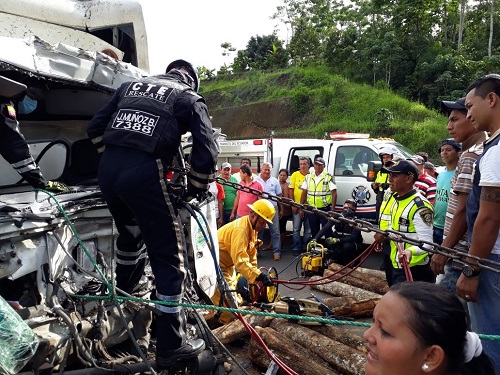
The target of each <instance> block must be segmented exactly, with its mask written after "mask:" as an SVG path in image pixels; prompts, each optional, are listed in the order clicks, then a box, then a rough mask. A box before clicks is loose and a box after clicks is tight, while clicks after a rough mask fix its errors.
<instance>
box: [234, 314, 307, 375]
mask: <svg viewBox="0 0 500 375" xmlns="http://www.w3.org/2000/svg"><path fill="white" fill-rule="evenodd" d="M234 315H236V317H237V318H238V319H239V320H240V322H241V323H242V324H243V326H245V329H246V330H247V331H248V333H250V336H251V337H252V338H253V339H254V340H255V341H256V342H257V344H258V345H259V346H260V347H261V348H262V349H264V351H265V352H266V353H267V355H269V357H271V359H272V360H273V361H274V362H276V364H277V365H278V366H279V368H280V369H281V370H283V372H284V373H285V374H286V375H299V374H298V373H296V372H295V371H294V370H293V369H291V368H290V367H288V366H287V364H286V363H285V362H283V361H282V360H281V359H279V358H278V357H277V356H276V355H275V354H274V353H273V352H272V351H271V350H270V349H269V348H268V347H267V345H266V343H265V342H264V340H262V337H260V335H259V334H258V333H257V331H256V330H255V328H253V327H252V326H251V325H250V324H248V322H247V321H246V320H245V319H244V318H243V315H242V314H240V313H234Z"/></svg>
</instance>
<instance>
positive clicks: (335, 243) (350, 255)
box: [313, 199, 363, 266]
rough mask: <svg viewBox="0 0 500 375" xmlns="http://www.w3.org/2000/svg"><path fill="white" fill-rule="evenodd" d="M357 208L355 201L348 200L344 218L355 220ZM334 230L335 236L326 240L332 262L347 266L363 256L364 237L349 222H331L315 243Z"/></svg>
mask: <svg viewBox="0 0 500 375" xmlns="http://www.w3.org/2000/svg"><path fill="white" fill-rule="evenodd" d="M357 208H358V204H357V203H356V201H355V200H354V199H347V200H346V201H345V202H344V206H343V208H342V216H343V217H344V218H346V219H350V220H353V219H355V218H356V216H354V215H355V213H356V210H357ZM332 228H335V231H334V232H333V236H332V237H328V238H326V240H325V242H326V244H327V245H328V252H327V256H328V258H329V261H330V262H334V263H338V264H341V265H343V266H345V265H347V264H349V263H350V262H352V261H353V260H354V259H355V258H356V257H357V256H358V255H359V254H361V250H362V245H363V236H362V235H361V231H360V230H359V229H358V228H356V227H353V226H352V225H350V224H349V223H347V222H344V221H340V222H338V223H336V222H334V221H333V220H329V221H328V223H327V224H326V225H325V226H324V227H323V228H322V229H321V230H320V231H319V232H318V234H317V235H316V237H314V240H313V241H315V242H317V241H318V240H319V239H320V238H321V237H323V235H325V234H327V233H329V232H330V230H331V229H332Z"/></svg>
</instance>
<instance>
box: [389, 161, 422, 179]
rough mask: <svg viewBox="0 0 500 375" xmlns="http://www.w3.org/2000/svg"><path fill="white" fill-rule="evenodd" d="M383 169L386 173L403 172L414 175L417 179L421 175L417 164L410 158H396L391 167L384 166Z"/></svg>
mask: <svg viewBox="0 0 500 375" xmlns="http://www.w3.org/2000/svg"><path fill="white" fill-rule="evenodd" d="M381 171H382V172H384V173H403V174H406V175H408V176H413V177H414V180H415V181H416V180H417V179H418V175H419V174H418V168H417V166H416V165H415V163H414V162H412V161H410V160H396V161H395V162H394V163H393V164H392V165H391V166H390V167H382V168H381Z"/></svg>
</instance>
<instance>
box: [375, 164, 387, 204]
mask: <svg viewBox="0 0 500 375" xmlns="http://www.w3.org/2000/svg"><path fill="white" fill-rule="evenodd" d="M388 182H389V173H382V172H381V171H378V172H377V177H375V181H374V183H376V184H380V185H382V184H387V183H388ZM378 190H380V191H383V190H384V189H383V188H382V186H379V187H378ZM384 199H385V197H384Z"/></svg>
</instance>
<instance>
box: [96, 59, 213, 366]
mask: <svg viewBox="0 0 500 375" xmlns="http://www.w3.org/2000/svg"><path fill="white" fill-rule="evenodd" d="M198 86H199V80H198V75H197V72H196V70H195V69H194V67H193V66H192V65H191V64H190V63H188V62H187V61H184V60H176V61H173V62H172V63H170V64H169V65H168V67H167V70H166V73H165V74H162V75H155V76H150V77H145V78H143V79H141V80H136V81H132V82H127V83H124V84H123V85H122V86H121V87H120V88H119V89H118V90H117V91H116V93H115V94H114V96H113V97H112V98H111V101H110V102H109V103H108V104H107V105H105V106H104V107H103V108H102V109H101V110H99V111H98V112H97V113H96V115H95V116H94V118H93V119H92V121H91V122H90V123H89V125H88V128H87V134H88V136H89V137H90V138H91V140H92V142H93V143H94V145H95V146H96V147H97V149H98V151H99V152H103V154H102V157H101V161H100V165H99V172H98V179H99V186H100V187H101V191H102V194H103V196H104V198H105V199H106V201H107V203H108V206H109V210H110V212H111V214H112V215H113V218H114V219H115V223H116V227H117V229H118V232H119V236H118V239H117V247H118V252H117V267H116V281H117V286H118V287H119V288H121V289H123V290H125V291H126V292H132V291H133V290H134V288H135V287H136V286H137V284H138V282H139V281H140V278H141V276H142V275H143V271H144V266H145V263H146V252H147V255H149V260H150V264H151V267H152V270H153V274H154V275H155V282H156V290H157V292H156V294H157V298H158V299H159V300H162V301H170V302H180V301H181V299H182V297H183V293H184V291H185V280H186V277H187V270H188V264H187V254H186V241H185V237H184V234H183V230H182V225H181V222H180V218H179V216H178V211H177V204H176V199H177V197H176V196H174V195H173V194H172V191H171V189H170V185H169V184H168V182H167V181H166V180H165V175H166V171H167V167H168V166H169V165H170V164H171V162H172V160H173V158H174V155H175V154H176V153H177V151H178V150H179V146H180V143H181V135H182V134H184V133H186V132H187V131H190V132H191V133H192V136H193V148H192V151H191V154H190V161H189V164H190V170H189V172H188V176H187V177H188V186H187V195H188V196H196V195H198V194H201V193H204V192H206V191H208V188H209V183H210V181H212V180H213V178H214V172H215V164H216V160H217V147H216V143H215V141H214V137H213V131H212V124H211V122H210V117H209V114H208V109H207V107H206V105H205V100H204V98H203V97H202V96H201V95H199V94H198V93H197V92H198ZM157 308H158V309H159V310H161V311H162V312H163V314H162V315H160V316H157V317H156V319H157V321H156V323H157V332H158V337H157V349H156V363H157V366H158V368H159V369H161V368H165V367H168V366H171V365H172V364H174V363H175V362H176V361H177V360H181V359H186V358H191V357H195V356H196V355H197V354H198V353H200V352H201V351H202V350H203V349H204V345H205V344H204V341H203V340H201V339H197V340H192V341H188V340H187V338H186V332H185V329H186V316H185V313H184V310H183V309H182V308H181V307H177V306H166V305H157Z"/></svg>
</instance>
